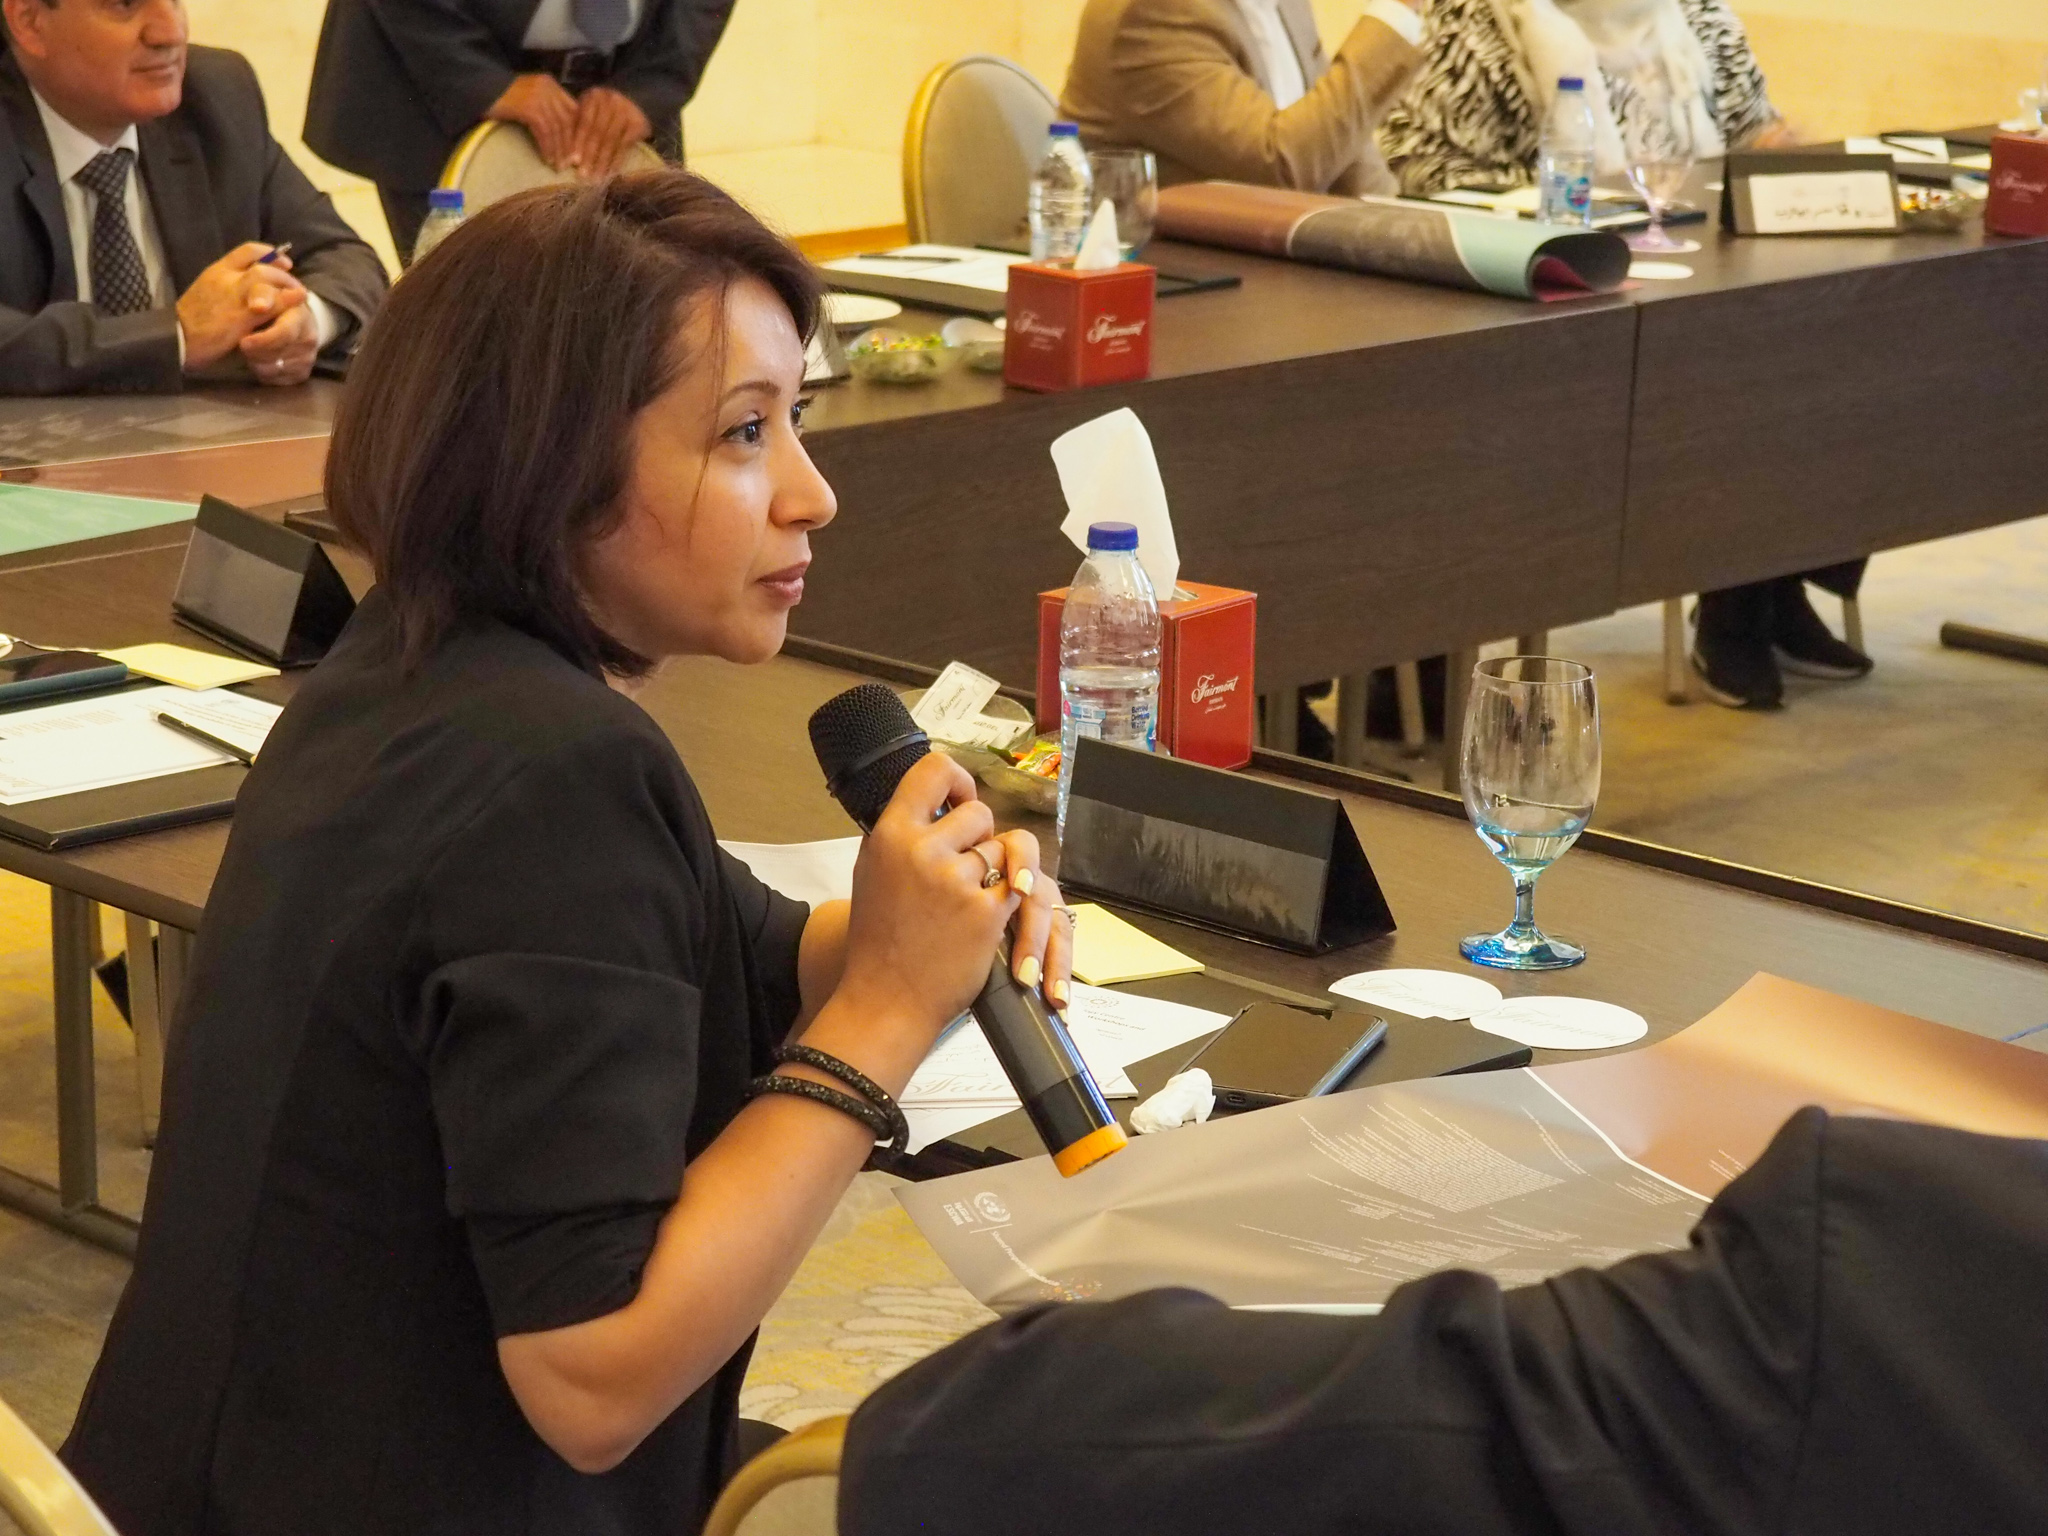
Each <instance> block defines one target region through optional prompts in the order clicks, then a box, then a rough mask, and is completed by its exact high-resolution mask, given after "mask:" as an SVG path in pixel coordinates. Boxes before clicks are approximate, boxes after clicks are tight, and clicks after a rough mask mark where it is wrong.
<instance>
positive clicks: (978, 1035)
mask: <svg viewBox="0 0 2048 1536" xmlns="http://www.w3.org/2000/svg"><path fill="white" fill-rule="evenodd" d="M1066 1020H1067V1032H1068V1033H1069V1034H1070V1035H1072V1036H1073V1037H1074V1046H1075V1048H1076V1049H1077V1050H1079V1051H1080V1053H1081V1059H1082V1060H1083V1061H1085V1062H1087V1063H1088V1070H1089V1071H1091V1072H1093V1073H1094V1074H1095V1081H1096V1083H1097V1084H1098V1085H1099V1086H1100V1087H1101V1089H1102V1091H1103V1093H1104V1094H1106V1095H1107V1096H1109V1097H1110V1098H1128V1097H1130V1096H1132V1095H1134V1094H1135V1093H1136V1092H1137V1088H1136V1087H1135V1086H1134V1085H1133V1084H1132V1082H1131V1080H1130V1077H1129V1076H1128V1075H1127V1074H1126V1073H1125V1071H1124V1068H1126V1067H1128V1066H1129V1065H1130V1064H1131V1063H1132V1062H1134V1061H1143V1060H1144V1059H1145V1058H1146V1057H1147V1056H1155V1055H1157V1054H1158V1053H1159V1052H1161V1051H1164V1050H1170V1049H1172V1048H1173V1047H1174V1046H1176V1045H1181V1044H1184V1043H1186V1042H1187V1041H1189V1040H1193V1039H1196V1038H1198V1037H1199V1036H1202V1035H1206V1034H1209V1033H1211V1032H1212V1031H1214V1030H1218V1029H1221V1028H1222V1027H1223V1026H1224V1025H1225V1024H1228V1023H1229V1022H1230V1016H1229V1015H1228V1014H1222V1013H1211V1012H1209V1010H1207V1009H1206V1008H1190V1007H1188V1006H1187V1005H1186V1004H1185V1003H1166V1002H1161V1001H1159V1000H1158V999H1157V998H1151V997H1139V996H1137V995H1135V994H1133V993H1129V992H1111V991H1109V990H1107V989H1106V988H1103V987H1091V986H1088V985H1086V984H1085V983H1082V982H1078V981H1077V982H1075V983H1074V986H1073V998H1072V1001H1071V1002H1070V1004H1069V1005H1068V1007H1067V1010H1066ZM902 1102H903V1106H904V1108H905V1109H909V1108H910V1107H911V1106H913V1105H915V1106H917V1107H920V1108H926V1109H932V1108H939V1107H942V1106H943V1107H946V1108H966V1107H969V1106H980V1107H982V1108H983V1109H984V1111H985V1113H984V1114H983V1116H982V1118H984V1119H988V1118H991V1117H993V1116H994V1115H997V1114H1001V1113H1003V1112H1004V1111H1007V1110H1010V1109H1014V1108H1016V1106H1017V1103H1018V1099H1017V1093H1016V1090H1015V1089H1013V1088H1012V1087H1011V1086H1010V1080H1009V1079H1008V1078H1007V1077H1005V1076H1004V1075H1003V1069H1002V1066H1001V1064H1000V1063H998V1062H997V1061H996V1054H995V1052H994V1051H993V1050H991V1049H990V1048H989V1043H988V1041H987V1039H986V1038H985V1037H984V1036H983V1035H982V1032H981V1027H980V1026H979V1025H978V1024H975V1023H973V1022H971V1021H970V1022H968V1023H966V1024H963V1025H962V1026H961V1027H960V1028H958V1029H956V1030H954V1031H953V1033H952V1034H950V1035H948V1036H947V1037H946V1038H945V1039H944V1040H942V1041H940V1042H939V1044H938V1046H937V1047H936V1048H935V1049H934V1050H933V1051H932V1053H931V1055H929V1056H927V1057H926V1058H925V1059H924V1065H923V1066H921V1067H919V1068H918V1069H917V1074H916V1076H914V1077H912V1078H911V1080H910V1086H909V1087H907V1088H906V1089H905V1090H904V1092H903V1100H902ZM967 1123H968V1124H970V1125H972V1124H974V1123H975V1122H973V1121H968V1122H967Z"/></svg>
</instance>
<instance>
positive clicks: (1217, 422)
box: [0, 170, 2048, 692]
mask: <svg viewBox="0 0 2048 1536" xmlns="http://www.w3.org/2000/svg"><path fill="white" fill-rule="evenodd" d="M1706 174H1707V172H1706V171H1704V170H1703V171H1702V172H1701V173H1700V175H1699V177H1697V178H1696V185H1695V187H1694V188H1693V193H1694V196H1695V198H1696V199H1697V200H1700V201H1705V202H1711V201H1712V198H1713V194H1712V193H1711V192H1710V191H1709V190H1708V187H1707V185H1706V183H1705V181H1704V179H1703V178H1704V177H1705V176H1706ZM1681 230H1682V232H1685V233H1689V234H1693V235H1696V236H1697V237H1698V238H1700V239H1701V240H1702V241H1703V242H1704V245H1705V249H1704V250H1702V251H1700V252H1697V253H1694V254H1691V255H1688V256H1685V257H1683V258H1680V260H1682V261H1683V262H1684V264H1685V265H1687V266H1689V267H1690V268H1691V269H1692V271H1693V275H1692V276H1691V277H1690V278H1687V279H1684V280H1681V281H1676V282H1647V281H1646V282H1642V283H1639V284H1637V285H1636V286H1635V287H1633V288H1631V289H1629V290H1628V291H1626V292H1623V293H1620V294H1614V295H1606V296H1595V297H1586V298H1580V299H1575V300H1569V301H1563V302H1557V303H1530V302H1523V301H1519V300H1512V299H1505V298H1499V297H1496V296H1493V295H1489V294H1481V293H1469V292H1464V291H1461V290H1455V289H1447V288H1434V287H1428V286H1425V285H1421V284H1416V283H1409V282H1401V281H1395V280H1391V279H1383V278H1376V277H1371V276H1363V275H1359V274H1355V273H1348V272H1338V271H1331V270H1325V269H1321V268H1315V267H1308V266H1302V265H1297V264H1294V263H1289V262H1285V261H1278V260H1272V259H1267V258H1263V257H1258V256H1252V255H1247V254H1243V253H1238V252H1231V251H1217V250H1210V249H1205V248H1201V247H1195V246H1189V245H1181V244H1175V243H1173V242H1165V241H1161V242H1155V243H1154V244H1153V245H1152V246H1150V247H1148V248H1147V251H1146V253H1145V254H1146V257H1147V259H1148V260H1150V261H1152V262H1154V263H1155V264H1156V265H1157V266H1158V267H1159V268H1160V269H1161V270H1163V271H1168V272H1175V273H1182V274H1186V275H1190V276H1195V277H1203V276H1214V275H1230V276H1235V277H1237V278H1239V279H1240V282H1239V284H1238V286H1236V287H1233V288H1226V289H1222V290H1216V291H1202V292H1193V293H1187V294H1182V295H1176V296H1170V297H1166V298H1162V299H1161V300H1160V301H1159V306H1158V312H1157V319H1156V322H1155V342H1154V360H1153V373H1152V377H1151V378H1149V379H1147V380H1145V381H1143V382H1141V383H1136V384H1130V385H1119V386H1110V387H1103V388H1097V389H1090V390H1083V391H1076V392H1071V393H1065V394H1053V395H1037V394H1032V393H1029V392H1026V391H1021V390H1016V389H1010V388H1006V387H1005V386H1004V385H1003V384H1002V383H1001V381H1000V379H999V378H996V377H994V376H990V375H985V374H979V373H974V372H971V371H968V370H966V369H964V368H955V369H953V370H952V371H950V372H948V373H947V374H945V375H944V376H942V377H941V379H940V380H939V382H937V383H935V384H930V385H925V386H914V387H905V386H891V385H885V384H878V383H867V382H861V381H853V382H848V383H846V384H842V385H835V386H830V387H826V388H822V389H820V390H819V391H818V392H817V399H816V403H815V405H814V407H813V409H812V412H811V414H810V417H809V422H810V426H811V433H810V447H811V451H812V453H813V455H814V457H815V458H816V459H817V461H818V463H819V465H820V467H821V468H822V469H823V470H824V472H825V474H826V476H827V477H828V478H829V479H830V480H831V481H832V483H833V485H834V487H835V489H836V490H837V492H838V495H839V502H840V517H839V521H838V523H837V524H836V525H835V526H834V527H833V528H832V529H830V530H828V531H827V532H826V533H824V534H823V535H821V537H820V540H819V545H820V551H821V555H822V558H821V559H820V561H819V563H818V565H817V566H816V568H815V570H814V572H813V575H812V577H811V580H810V582H809V586H808V589H807V593H806V598H805V602H804V606H803V608H802V610H801V611H800V612H799V614H798V616H797V619H796V624H797V627H798V629H799V631H800V632H801V633H802V634H804V635H805V636H807V637H810V638H813V639H818V640H824V641H828V642H831V643H834V644H838V645H842V646H846V647H849V648H852V649H856V650H863V651H869V652H873V653H876V654H879V655H886V656H896V657H903V658H906V659H910V660H914V661H918V662H922V663H925V664H928V665H933V666H938V665H943V664H944V663H945V662H947V661H949V660H954V659H958V660H963V661H966V662H969V663H971V664H973V665H975V666H978V667H980V668H982V669H983V670H984V671H987V672H989V673H991V674H992V675H994V676H996V677H998V678H1001V679H1002V680H1003V681H1004V682H1006V683H1009V684H1012V685H1016V686H1020V687H1025V688H1029V687H1031V686H1032V685H1033V682H1034V676H1033V674H1034V670H1035V666H1036V646H1037V631H1036V602H1035V595H1036V593H1038V592H1039V591H1041V590H1044V589H1046V588H1049V587H1054V586H1059V585H1063V584H1064V583H1065V582H1066V581H1067V580H1068V579H1069V578H1070V577H1071V576H1072V573H1073V569H1074V566H1075V565H1076V564H1077V563H1078V555H1077V554H1076V552H1075V551H1074V550H1073V549H1072V547H1071V546H1069V545H1068V544H1067V542H1066V541H1065V540H1064V539H1063V538H1062V537H1061V536H1060V535H1059V534H1058V532H1057V528H1058V524H1059V522H1060V520H1061V518H1062V517H1063V515H1064V512H1065V508H1064V504H1063V502H1062V500H1061V496H1060V491H1059V485H1058V480H1057V477H1056V475H1055V473H1054V469H1053V465H1052V460H1051V458H1050V455H1049V453H1048V451H1047V449H1048V445H1049V444H1050V443H1051V441H1052V439H1053V438H1054V437H1056V436H1057V435H1058V434H1059V433H1061V432H1063V431H1065V430H1067V429H1068V428H1070V427H1072V426H1075V425H1077V424H1079V423H1080V422H1082V421H1085V420H1088V419H1090V418H1091V417H1094V416H1097V415H1100V414H1102V413H1104V412H1106V411H1110V410H1114V409H1116V408H1119V407H1123V406H1128V407H1130V408H1131V409H1133V410H1135V411H1136V412H1137V413H1138V414H1139V416H1140V417H1141V419H1142V420H1143V421H1144V422H1145V424H1146V427H1147V429H1148V431H1149V433H1150V435H1151V437H1152V441H1153V443H1154V446H1155V448H1156V450H1157V454H1158V458H1159V463H1160V467H1161V471H1162V474H1163V477H1164V480H1165V484H1166V487H1167V491H1168V494H1169V497H1170V499H1171V501H1172V506H1173V512H1174V519H1175V525H1176V531H1177V536H1178V541H1179V544H1180V549H1181V555H1182V567H1181V568H1182V571H1183V573H1184V574H1185V575H1186V576H1187V577H1188V578H1189V579H1192V580H1196V581H1203V582H1210V583H1214V584H1218V585H1225V586H1237V587H1243V588H1248V589H1250V590H1252V591H1255V592H1257V593H1258V594H1259V596H1260V615H1259V646H1258V661H1257V667H1258V676H1257V684H1258V688H1259V689H1260V691H1262V692H1271V691H1274V690H1279V689H1285V688H1291V687H1294V686H1297V685H1300V684H1303V683H1308V682H1311V681H1316V680H1319V679H1322V678H1327V677H1331V676H1338V675H1348V674H1356V673H1359V672H1362V671H1364V670H1365V669H1367V668H1370V667H1374V666H1379V665H1383V664H1386V663H1390V662H1398V661H1405V660H1410V659H1413V658H1415V657H1418V656H1424V655H1432V654H1436V653H1439V652H1449V653H1454V654H1456V653H1463V652H1468V651H1470V650H1471V649H1472V648H1473V647H1475V646H1478V645H1480V644H1482V643H1485V642H1487V641H1490V640H1495V639H1501V638H1507V637H1510V636H1540V635H1542V634H1543V633H1544V632H1545V631H1546V630H1549V629H1551V628H1555V627H1557V626H1559V625H1563V624H1567V623H1573V622H1578V621H1581V620H1586V619H1592V618H1597V617H1602V616H1604V615H1606V614H1609V613H1612V612H1614V611H1615V610H1616V609H1617V608H1620V607H1623V606H1626V605H1630V604H1634V603H1639V602H1644V601H1649V600H1653V599H1658V598H1670V597H1678V596H1683V595H1685V594H1688V593H1691V592H1695V591H1699V590H1702V589H1712V588H1716V587H1720V586H1725V585H1730V584H1733V583H1738V582H1745V581H1752V580H1759V579H1763V578H1766V577H1771V576H1778V575H1783V574H1786V573H1788V572H1792V571H1798V570H1803V569H1808V568H1812V567H1814V566H1818V565H1823V564H1828V563H1832V562H1835V561H1839V560H1844V559H1848V558H1851V557H1853V556H1858V555H1866V554H1870V553H1873V552H1876V551H1878V550H1882V549H1888V548H1893V547H1896V546H1898V545H1901V544H1905V543H1910V542H1913V541H1915V540H1920V539H1926V538H1933V537H1938V536H1941V535H1945V534H1952V533H1958V532H1963V531H1966V530H1968V529H1972V528H1979V527H1984V526H1989V525H1992V524H1996V523H1999V522H2004V521H2011V520H2016V519H2019V518H2023V517H2027V516H2031V515H2034V514H2036V513H2038V512H2040V511H2042V510H2044V508H2048V492H2044V487H2048V434H2044V433H2042V432H2041V431H2040V430H2039V424H2038V402H2039V401H2040V400H2041V399H2042V398H2044V396H2048V240H2027V239H2017V240H2016V239H2002V238H1999V237H1996V236H1989V235H1986V234H1985V233H1984V232H1983V230H1982V228H1981V225H1980V224H1978V223H1975V222H1973V223H1971V224H1970V225H1968V226H1966V228H1965V229H1964V230H1963V231H1962V232H1960V233H1953V234H1906V235H1900V236H1896V237H1876V236H1857V237H1808V238H1798V239H1775V240H1773V239H1756V238H1750V239H1737V238H1735V237H1732V236H1728V235H1725V234H1722V233H1721V232H1720V231H1719V230H1718V228H1716V227H1713V226H1711V225H1687V226H1681ZM944 318H945V317H944V316H942V315H938V314H934V313H926V312H918V311H914V310H913V311H911V312H909V313H908V314H906V316H905V317H904V318H903V319H902V320H901V321H897V322H892V323H894V324H897V325H900V326H902V327H904V328H906V329H910V330H913V331H920V330H929V329H936V328H937V327H938V325H939V324H940V323H942V321H943V319H944ZM273 394H277V395H279V396H280V397H281V398H279V399H277V400H271V399H270V398H268V397H269V396H271V395H273ZM293 394H294V392H289V391H287V392H270V391H259V390H243V391H240V392H239V395H236V394H234V393H233V392H214V393H213V394H211V395H210V396H209V399H210V400H211V401H212V402H214V403H212V404H211V405H209V407H208V408H209V409H211V410H213V411H215V412H221V411H228V412H232V413H234V422H233V424H234V425H235V429H236V432H237V433H242V434H246V431H247V430H248V429H247V425H246V422H245V421H244V420H243V418H244V417H246V416H247V415H249V414H251V413H254V414H261V413H263V412H265V411H271V412H276V413H278V414H279V415H280V417H281V418H284V417H288V418H289V419H288V421H287V423H286V426H285V428H284V430H286V431H288V432H289V433H294V434H295V433H299V432H301V431H303V430H304V429H305V427H306V424H307V423H308V422H310V421H312V420H314V419H316V418H318V417H320V416H321V414H322V413H323V412H330V413H331V410H332V394H331V386H325V385H321V386H318V387H317V389H316V390H314V391H313V392H311V393H309V394H307V395H306V396H304V397H303V398H300V399H297V400H294V399H293V398H292V396H293ZM38 409H41V410H44V411H59V412H62V413H68V415H66V417H65V419H67V420H83V421H88V422H91V421H94V420H96V419H97V416H96V413H99V412H105V413H107V414H108V415H109V416H110V417H115V416H123V419H128V418H132V416H133V413H134V412H135V411H136V410H137V409H138V407H136V406H135V405H134V403H133V402H129V401H122V402H111V401H103V402H81V401H68V402H62V403H61V405H60V404H58V403H52V402H26V401H16V402H0V471H4V472H5V475H6V477H7V478H31V477H32V478H35V479H37V480H39V481H41V482H42V483H45V484H51V485H79V486H83V487H87V488H92V489H121V490H129V489H132V488H136V487H150V486H157V485H159V484H160V481H159V480H158V478H157V473H158V472H157V470H156V469H155V468H153V467H152V464H151V457H149V456H141V457H138V456H134V455H132V454H131V455H128V456H120V457H116V456H110V455H107V454H103V453H100V452H99V451H98V450H97V448H95V449H94V451H93V452H91V453H90V454H88V455H83V456H84V457H88V458H90V459H91V462H84V463H71V464H56V463H52V462H50V460H52V459H54V458H58V457H79V456H80V455H66V454H62V453H58V452H55V451H54V449H55V447H56V445H57V442H58V440H59V439H60V438H61V436H62V434H55V433H43V434H42V435H41V436H40V437H38V436H37V434H36V433H35V432H33V431H31V430H29V428H28V426H26V425H24V423H28V422H31V421H33V419H34V418H35V416H36V413H37V411H38ZM123 413H126V415H125V416H124V415H123ZM95 430H97V429H95ZM128 430H130V432H131V435H132V432H133V430H135V428H134V424H133V422H132V420H131V421H130V427H129V428H128ZM150 430H152V431H155V432H157V434H158V435H159V436H161V435H162V433H163V428H162V427H161V426H160V425H159V426H158V427H155V428H151V429H150ZM114 436H115V434H113V433H112V432H111V429H110V430H109V431H108V432H106V433H103V434H102V435H101V436H100V437H99V438H98V439H96V440H95V441H96V442H99V443H102V444H104V443H105V442H109V441H112V440H113V438H114ZM10 443H12V444H13V445H14V446H13V448H11V449H10V446H9V445H10ZM37 444H40V445H41V446H40V449H39V451H40V452H41V453H42V454H43V458H41V459H36V458H35V456H34V453H31V452H29V451H28V450H30V449H32V448H36V446H37ZM194 447H195V450H197V449H199V445H198V444H197V442H195V444H194ZM322 455H323V449H322V445H321V441H320V439H319V438H318V437H292V436H287V437H285V438H284V439H283V440H280V441H272V442H268V443H251V442H248V441H246V438H245V436H238V437H237V438H236V440H235V442H234V443H232V444H230V445H228V446H223V447H220V448H217V449H214V448H207V449H204V450H201V451H189V452H182V453H176V454H171V455H168V456H166V455H162V454H157V455H155V457H156V458H158V459H162V458H165V457H168V458H169V459H171V460H175V461H177V467H176V469H175V471H174V478H175V481H176V483H175V485H174V486H168V487H164V488H162V489H160V490H157V491H156V492H155V493H156V494H178V495H196V491H197V490H199V489H210V490H214V491H215V492H216V493H218V494H222V495H227V496H229V497H230V499H241V500H244V501H250V500H254V501H268V500H274V499H277V498H279V497H283V496H291V495H299V494H303V493H306V492H310V491H313V490H315V489H317V486H318V466H319V462H320V460H321V458H322ZM10 463H12V464H13V465H14V466H15V467H13V468H12V469H8V468H7V466H8V465H9V464H10ZM238 491H239V493H240V494H239V495H238ZM1452 671H1453V672H1454V673H1456V672H1459V671H1460V669H1459V668H1455V667H1454V668H1453V669H1452Z"/></svg>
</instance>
